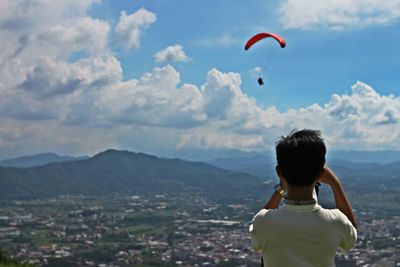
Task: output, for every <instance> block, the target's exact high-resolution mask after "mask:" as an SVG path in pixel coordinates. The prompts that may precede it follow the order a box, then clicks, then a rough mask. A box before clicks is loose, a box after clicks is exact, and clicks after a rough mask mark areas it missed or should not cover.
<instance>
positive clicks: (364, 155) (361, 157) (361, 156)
mask: <svg viewBox="0 0 400 267" xmlns="http://www.w3.org/2000/svg"><path fill="white" fill-rule="evenodd" d="M327 158H328V159H329V160H345V161H351V162H358V163H361V162H363V163H379V164H386V163H390V162H394V161H398V160H400V151H390V150H387V151H351V150H350V151H343V150H338V151H331V152H328V155H327Z"/></svg>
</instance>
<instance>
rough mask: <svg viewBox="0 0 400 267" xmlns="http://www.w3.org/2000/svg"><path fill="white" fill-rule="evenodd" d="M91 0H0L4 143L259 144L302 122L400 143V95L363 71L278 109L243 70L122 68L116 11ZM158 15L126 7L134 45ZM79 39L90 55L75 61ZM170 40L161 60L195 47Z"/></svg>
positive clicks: (375, 144)
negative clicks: (113, 21) (244, 81)
mask: <svg viewBox="0 0 400 267" xmlns="http://www.w3.org/2000/svg"><path fill="white" fill-rule="evenodd" d="M78 2H79V3H78ZM369 2H371V1H369ZM70 3H72V4H70ZM91 3H93V1H78V0H76V1H75V0H71V1H57V5H56V4H54V1H50V0H47V1H45V0H38V1H35V2H32V5H31V6H28V7H25V8H26V12H23V5H22V4H20V2H18V1H6V0H4V1H1V2H0V14H3V15H4V16H3V17H1V16H0V39H1V40H2V42H0V67H1V72H0V150H1V151H2V152H3V151H5V152H3V153H13V151H22V152H33V153H34V152H40V151H44V150H53V151H61V152H65V153H71V152H74V151H75V152H76V153H91V152H92V151H94V152H97V151H99V150H101V149H106V148H107V147H117V148H118V147H120V148H130V149H135V148H140V149H142V150H144V149H152V150H153V151H157V148H159V147H162V148H163V149H164V150H168V149H170V150H172V149H176V148H179V149H185V148H203V149H204V148H212V149H243V150H260V149H266V148H270V147H271V146H272V145H273V144H274V142H275V139H276V138H277V137H279V136H281V135H282V134H285V133H288V132H289V131H290V130H292V129H293V128H298V129H301V128H317V129H321V130H322V132H323V135H324V137H325V139H326V140H327V142H328V144H329V145H330V147H335V148H337V149H342V148H345V149H355V150H365V149H387V148H389V149H400V141H399V140H400V115H399V114H400V98H399V97H398V96H394V95H381V94H379V93H378V91H377V90H375V89H374V88H373V87H371V86H369V85H367V84H365V83H362V82H356V83H355V84H354V85H353V86H352V90H351V92H350V93H348V94H341V95H340V94H334V95H332V97H331V99H330V100H329V101H327V103H323V104H313V105H310V106H307V107H304V108H298V109H290V110H287V111H283V112H281V111H278V110H277V108H276V107H274V106H272V107H266V108H264V107H262V106H261V105H260V104H259V103H257V101H256V100H255V99H254V98H251V97H249V96H247V95H246V94H245V93H244V92H243V91H242V89H241V86H242V85H241V77H240V75H239V74H238V73H233V72H225V73H224V72H221V71H220V70H218V69H215V68H213V69H211V70H210V71H209V72H208V73H207V75H206V77H205V82H204V83H203V84H202V85H200V86H196V85H193V84H184V83H183V82H184V81H182V80H181V75H180V73H179V72H178V71H177V70H176V69H175V68H174V67H172V66H171V65H166V66H163V67H158V68H155V69H153V70H152V71H150V72H149V73H144V74H143V75H141V77H139V78H138V79H131V80H123V79H122V68H121V63H120V62H119V60H118V59H117V58H116V57H114V56H113V55H112V51H110V50H111V49H110V47H109V42H108V38H109V37H108V33H109V29H110V26H109V23H108V22H107V21H100V20H97V19H93V18H91V17H88V15H87V14H86V10H87V8H88V7H89V5H90V4H91ZM287 3H289V2H287ZM74 4H76V6H75V5H74ZM321 5H325V4H321ZM358 5H361V4H358ZM3 8H7V9H8V10H11V11H12V12H14V16H12V15H10V14H9V13H7V12H6V13H4V9H3ZM46 8H47V9H46ZM43 10H50V11H53V13H51V12H50V13H51V14H47V13H49V12H48V11H46V12H44V11H43ZM1 12H3V13H1ZM155 20H156V16H155V15H154V14H153V13H151V12H149V11H147V10H145V9H140V10H139V11H137V12H135V13H133V14H131V15H128V14H126V13H124V12H123V13H122V14H121V20H120V22H119V23H118V25H117V27H116V31H117V32H116V34H117V37H118V38H120V40H121V41H123V44H124V45H126V47H127V48H137V47H138V46H139V42H140V37H141V33H142V31H143V30H144V29H145V28H146V27H148V26H149V25H151V24H152V23H154V21H155ZM21 25H22V26H21ZM24 25H25V26H24ZM25 27H27V28H25ZM173 47H174V46H173ZM81 50H84V51H87V52H89V53H88V55H85V57H82V58H79V59H76V60H74V61H73V62H72V61H69V56H70V55H71V53H73V52H75V51H81ZM163 51H164V52H165V53H161V52H163ZM163 51H160V54H159V57H158V58H159V59H160V60H159V61H160V62H164V61H167V60H169V61H174V60H177V61H179V60H183V59H187V55H186V54H185V53H184V51H183V48H182V47H179V45H178V47H177V49H175V50H172V51H171V49H169V50H168V48H167V49H165V50H163ZM180 52H181V53H180ZM156 59H157V57H156ZM253 71H254V72H255V73H259V72H261V69H260V68H256V69H254V70H253ZM326 86H329V85H326ZM7 151H8V152H7ZM22 152H21V153H22Z"/></svg>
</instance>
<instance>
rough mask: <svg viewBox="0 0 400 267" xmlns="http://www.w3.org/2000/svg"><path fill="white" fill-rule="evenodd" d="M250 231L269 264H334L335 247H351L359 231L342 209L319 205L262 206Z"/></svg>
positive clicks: (326, 266) (306, 266) (288, 266)
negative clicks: (271, 207) (325, 207)
mask: <svg viewBox="0 0 400 267" xmlns="http://www.w3.org/2000/svg"><path fill="white" fill-rule="evenodd" d="M249 230H250V233H251V239H252V246H253V248H254V249H255V250H256V251H259V252H261V253H262V256H263V259H264V266H266V267H332V266H335V253H336V249H337V248H338V247H341V248H343V249H346V250H347V249H351V248H352V247H353V246H354V245H355V242H356V240H357V230H356V229H355V228H354V226H353V225H352V224H351V222H350V221H349V219H348V218H347V217H346V216H345V215H344V214H343V213H342V212H341V211H339V210H338V209H324V208H322V207H321V206H320V205H318V204H311V205H303V206H298V205H288V204H284V205H283V206H282V207H280V208H279V209H271V210H266V209H262V210H260V211H259V212H258V213H257V214H256V216H255V217H254V219H253V222H252V224H251V225H250V228H249Z"/></svg>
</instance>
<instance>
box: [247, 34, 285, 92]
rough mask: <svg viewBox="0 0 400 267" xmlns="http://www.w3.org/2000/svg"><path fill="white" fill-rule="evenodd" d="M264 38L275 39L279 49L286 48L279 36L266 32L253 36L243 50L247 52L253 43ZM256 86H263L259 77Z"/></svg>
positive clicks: (283, 40)
mask: <svg viewBox="0 0 400 267" xmlns="http://www.w3.org/2000/svg"><path fill="white" fill-rule="evenodd" d="M264 38H273V39H275V40H276V41H277V42H278V43H279V45H280V46H281V48H285V46H286V41H285V39H283V38H282V37H281V36H279V35H278V34H275V33H268V32H263V33H258V34H256V35H254V36H253V37H251V38H250V39H249V40H248V41H247V42H246V45H245V46H244V49H245V50H249V49H250V47H252V46H253V45H254V44H255V43H257V42H258V41H260V40H262V39H264ZM257 82H258V84H259V85H260V86H262V85H264V81H263V79H262V78H261V77H259V78H258V80H257Z"/></svg>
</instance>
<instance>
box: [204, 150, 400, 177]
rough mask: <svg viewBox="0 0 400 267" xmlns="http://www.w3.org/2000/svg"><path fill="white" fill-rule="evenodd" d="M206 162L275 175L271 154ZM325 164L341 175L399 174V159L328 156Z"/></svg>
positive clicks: (232, 169)
mask: <svg viewBox="0 0 400 267" xmlns="http://www.w3.org/2000/svg"><path fill="white" fill-rule="evenodd" d="M365 159H367V158H365ZM208 163H209V164H211V165H214V166H216V167H219V168H222V169H226V170H231V171H235V172H245V173H248V174H251V175H255V176H258V177H262V178H264V179H265V178H270V177H272V178H274V177H276V174H275V165H276V160H275V158H273V157H272V156H266V155H264V156H262V155H258V156H251V157H233V158H219V159H214V160H211V161H208ZM327 164H328V165H329V166H330V167H331V168H332V169H333V170H334V171H335V172H336V173H337V174H339V175H341V176H342V175H345V176H357V175H362V176H364V175H373V176H375V177H377V176H394V175H395V174H396V173H397V174H399V175H400V161H394V162H391V163H386V164H383V163H376V162H352V161H349V160H344V159H338V158H328V159H327ZM399 183H400V181H399Z"/></svg>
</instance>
